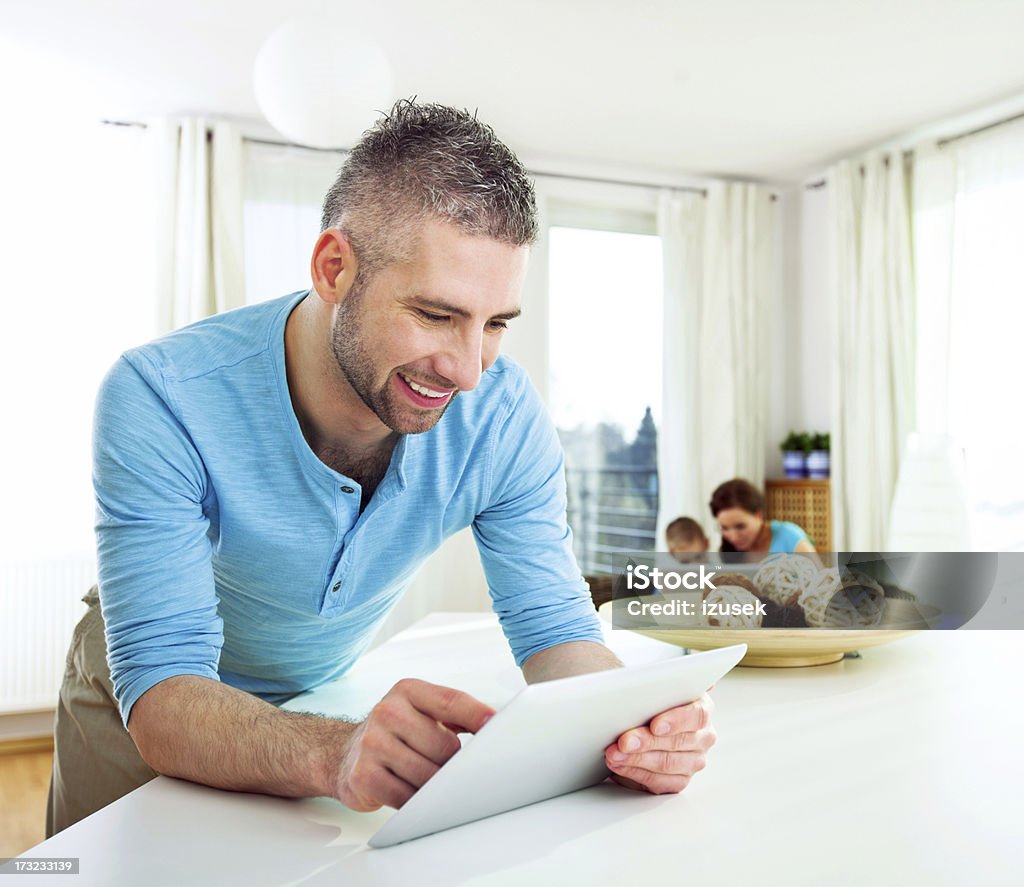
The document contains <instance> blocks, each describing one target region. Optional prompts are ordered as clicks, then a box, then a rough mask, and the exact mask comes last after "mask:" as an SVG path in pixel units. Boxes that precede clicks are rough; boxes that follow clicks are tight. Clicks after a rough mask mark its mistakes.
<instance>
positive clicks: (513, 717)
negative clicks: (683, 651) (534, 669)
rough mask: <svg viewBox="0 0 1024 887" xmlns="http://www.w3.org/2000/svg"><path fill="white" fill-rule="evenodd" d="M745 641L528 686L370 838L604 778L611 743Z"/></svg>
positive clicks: (396, 835) (415, 834)
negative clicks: (666, 658)
mask: <svg viewBox="0 0 1024 887" xmlns="http://www.w3.org/2000/svg"><path fill="white" fill-rule="evenodd" d="M746 651H747V647H746V645H745V644H737V645H735V646H732V647H724V648H722V649H721V650H711V651H709V652H707V653H694V654H692V655H690V656H680V657H678V658H677V659H669V660H666V661H662V662H654V663H651V664H648V665H641V666H635V667H632V668H629V667H627V668H616V669H611V670H609V671H599V672H594V673H593V674H585V675H578V676H576V677H571V678H561V679H560V680H556V681H547V682H545V683H541V684H531V685H529V686H527V687H525V688H524V689H522V690H521V691H520V692H519V693H518V694H517V695H516V696H515V697H513V698H512V700H511V701H510V702H509V703H508V705H506V706H505V707H504V708H503V709H501V711H499V712H498V713H497V714H496V715H494V717H492V718H491V719H490V720H489V721H488V722H487V723H486V724H485V725H484V726H483V728H482V729H481V730H480V731H479V732H478V733H477V734H476V735H475V736H473V737H471V738H470V739H469V741H468V742H466V744H465V745H464V746H463V748H462V749H461V750H459V751H458V752H456V753H455V754H454V755H453V756H452V757H451V758H450V759H449V760H448V762H447V763H446V764H445V765H444V766H443V767H441V769H440V770H438V771H437V773H435V774H434V776H433V777H432V778H431V779H430V780H428V781H427V782H426V783H424V785H423V786H422V787H421V788H420V789H419V791H417V792H416V794H414V795H413V796H412V797H411V798H410V799H409V800H408V801H406V803H405V804H404V806H402V808H401V809H399V810H397V811H396V812H395V815H394V816H392V817H391V819H389V820H388V821H387V822H386V823H385V824H384V825H383V826H382V827H381V828H380V829H379V830H378V831H377V832H376V834H374V835H373V837H372V838H370V846H371V847H388V846H390V845H392V844H399V843H401V842H402V841H408V840H410V839H411V838H419V837H421V836H423V835H429V834H432V833H433V832H439V831H443V830H444V829H448V828H452V827H453V826H456V825H462V824H464V823H467V822H473V821H475V820H477V819H483V818H484V817H486V816H493V815H494V814H496V813H504V812H505V811H506V810H514V809H515V808H517V807H525V806H526V805H527V804H534V803H536V802H537V801H544V800H547V799H548V798H553V797H556V796H557V795H564V794H567V793H568V792H573V791H577V790H578V789H581V788H586V787H587V786H590V785H596V784H597V783H599V782H601V781H602V780H604V779H605V778H606V777H607V776H608V775H609V771H608V769H607V767H605V763H604V750H605V748H607V747H608V746H609V745H610V744H611V743H612V742H613V741H615V739H617V738H618V737H619V736H620V735H621V734H622V733H624V732H625V731H626V730H629V729H630V728H631V727H637V726H640V725H641V724H646V723H648V722H649V721H650V720H651V718H653V717H654V716H655V715H657V714H659V713H660V712H663V711H666V710H667V709H670V708H674V707H676V706H678V705H684V704H686V703H687V702H692V701H693V700H694V699H697V698H698V697H699V696H700V695H701V694H702V693H704V692H705V691H706V690H707V689H708V688H709V687H710V686H711V685H712V684H714V683H715V682H716V681H718V680H719V679H720V678H721V677H722V676H723V675H724V674H725V673H726V672H728V671H729V670H730V669H731V668H732V667H733V666H734V665H735V664H736V663H737V662H739V661H740V659H742V658H743V655H744V654H745V653H746Z"/></svg>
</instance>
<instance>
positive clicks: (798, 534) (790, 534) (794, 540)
mask: <svg viewBox="0 0 1024 887" xmlns="http://www.w3.org/2000/svg"><path fill="white" fill-rule="evenodd" d="M804 539H806V540H807V541H808V542H810V541H811V540H810V538H809V537H808V535H807V533H805V532H804V529H803V527H801V526H799V525H798V524H794V523H791V522H790V521H773V522H772V546H771V548H772V551H784V552H793V551H795V550H796V547H797V545H799V544H800V543H801V542H802V541H803V540H804Z"/></svg>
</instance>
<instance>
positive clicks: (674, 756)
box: [607, 749, 707, 776]
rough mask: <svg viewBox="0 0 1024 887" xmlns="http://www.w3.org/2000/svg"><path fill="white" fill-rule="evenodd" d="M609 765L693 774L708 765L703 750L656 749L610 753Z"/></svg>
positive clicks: (618, 768) (614, 767) (685, 774)
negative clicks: (621, 754)
mask: <svg viewBox="0 0 1024 887" xmlns="http://www.w3.org/2000/svg"><path fill="white" fill-rule="evenodd" d="M607 762H608V766H609V768H611V769H612V770H614V771H615V772H617V773H619V772H622V771H623V769H624V768H627V767H628V768H639V769H641V770H647V771H649V772H651V773H663V774H667V775H673V774H674V775H679V776H693V775H694V774H695V773H699V772H700V771H701V770H703V769H704V767H705V766H707V754H706V753H705V752H703V751H663V750H660V749H656V750H653V751H646V752H642V753H641V754H638V755H623V756H622V757H621V758H620V757H617V756H616V754H615V753H613V754H611V755H609V757H608V761H607Z"/></svg>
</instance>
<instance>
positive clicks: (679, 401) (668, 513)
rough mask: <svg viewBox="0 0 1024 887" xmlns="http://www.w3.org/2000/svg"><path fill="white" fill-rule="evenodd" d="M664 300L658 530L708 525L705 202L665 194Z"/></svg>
mask: <svg viewBox="0 0 1024 887" xmlns="http://www.w3.org/2000/svg"><path fill="white" fill-rule="evenodd" d="M658 234H659V235H660V236H661V242H662V263H663V273H664V285H665V298H664V302H663V311H664V317H665V320H664V324H663V327H662V367H663V369H662V379H663V382H662V392H663V394H662V398H663V401H664V402H663V405H662V411H661V415H662V420H661V428H660V429H658V525H657V537H656V544H657V547H658V548H661V547H663V546H664V539H665V527H666V526H667V525H668V524H669V523H670V522H671V521H672V520H674V519H675V518H677V517H679V516H681V515H689V516H691V517H693V518H695V519H696V520H698V521H699V522H700V523H702V524H704V523H705V511H706V509H707V499H706V498H704V491H703V486H702V484H701V482H700V477H701V475H700V472H699V470H698V469H699V465H700V445H701V439H700V434H699V430H700V424H701V423H700V422H699V421H695V417H697V416H699V415H700V413H699V410H700V385H699V379H698V374H697V372H696V359H695V355H697V354H698V353H699V350H700V327H699V320H700V306H701V298H700V296H701V286H702V278H701V268H702V267H703V261H702V255H703V249H704V198H703V197H701V196H700V195H699V194H694V193H679V192H671V191H669V192H665V193H664V194H662V196H661V201H660V204H659V206H658Z"/></svg>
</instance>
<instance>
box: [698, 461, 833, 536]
mask: <svg viewBox="0 0 1024 887" xmlns="http://www.w3.org/2000/svg"><path fill="white" fill-rule="evenodd" d="M711 514H712V515H713V516H714V518H715V520H717V521H718V528H719V530H721V532H722V549H721V550H722V551H750V552H776V551H785V552H794V551H797V552H801V551H814V550H815V549H814V545H812V544H811V540H810V539H809V538H808V536H807V533H805V532H804V530H803V528H802V527H799V526H797V525H796V524H793V523H790V522H789V521H778V520H773V521H767V520H765V519H764V496H763V495H762V493H761V491H760V490H759V489H758V488H757V487H755V486H754V485H753V484H752V483H750V481H746V480H743V479H742V478H739V477H737V478H734V479H733V480H729V481H726V482H725V483H724V484H722V485H721V486H719V487H718V489H716V490H715V492H714V493H713V494H712V495H711Z"/></svg>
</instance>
